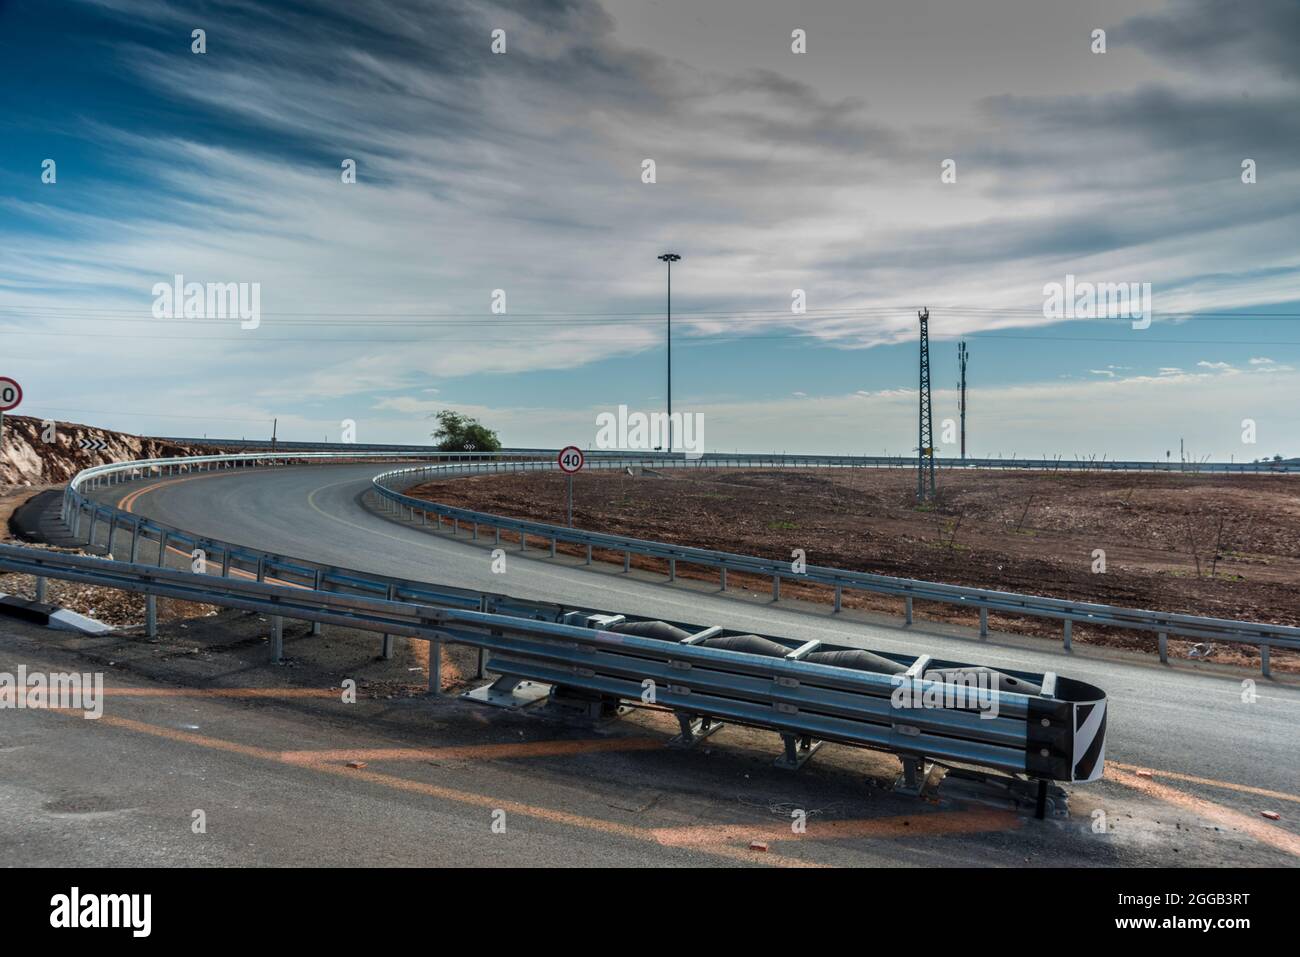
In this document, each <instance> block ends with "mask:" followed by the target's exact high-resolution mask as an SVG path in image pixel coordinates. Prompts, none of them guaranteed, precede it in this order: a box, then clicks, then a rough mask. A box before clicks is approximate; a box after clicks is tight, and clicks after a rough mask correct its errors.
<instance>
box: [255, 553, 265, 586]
mask: <svg viewBox="0 0 1300 957" xmlns="http://www.w3.org/2000/svg"><path fill="white" fill-rule="evenodd" d="M257 580H258V581H260V582H264V581H266V556H265V555H258V556H257Z"/></svg>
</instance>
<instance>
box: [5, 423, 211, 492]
mask: <svg viewBox="0 0 1300 957" xmlns="http://www.w3.org/2000/svg"><path fill="white" fill-rule="evenodd" d="M47 440H48V441H47ZM83 440H87V441H90V442H102V443H104V448H103V449H102V450H100V449H83V448H81V442H82V441H83ZM217 451H218V450H217V449H216V448H215V447H203V446H184V445H176V444H174V443H172V442H163V441H159V440H158V439H150V438H145V437H143V436H139V435H129V434H127V433H125V432H113V431H110V430H108V429H97V428H94V427H93V426H89V425H78V424H77V423H75V422H51V423H50V426H49V427H47V426H46V425H45V424H44V423H43V422H42V420H40V419H33V418H30V417H29V416H25V415H6V416H5V433H4V448H3V449H0V485H19V486H32V485H54V484H61V483H63V482H66V481H67V480H68V479H70V478H72V476H74V475H76V474H77V473H78V472H80V471H81V470H82V469H85V468H90V467H91V466H92V465H107V464H108V463H110V462H129V461H133V460H135V459H154V458H166V457H168V456H173V455H210V454H214V453H215V452H217Z"/></svg>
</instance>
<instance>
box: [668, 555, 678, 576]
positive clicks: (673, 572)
mask: <svg viewBox="0 0 1300 957" xmlns="http://www.w3.org/2000/svg"><path fill="white" fill-rule="evenodd" d="M668 580H669V581H670V582H675V581H677V559H675V558H670V559H668Z"/></svg>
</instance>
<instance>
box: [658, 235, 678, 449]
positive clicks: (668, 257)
mask: <svg viewBox="0 0 1300 957" xmlns="http://www.w3.org/2000/svg"><path fill="white" fill-rule="evenodd" d="M681 258H682V257H681V256H679V255H677V254H676V253H664V254H663V255H662V256H660V257H659V259H660V260H661V261H662V262H666V263H667V264H668V451H669V453H671V452H672V450H673V263H675V262H677V261H678V260H680V259H681Z"/></svg>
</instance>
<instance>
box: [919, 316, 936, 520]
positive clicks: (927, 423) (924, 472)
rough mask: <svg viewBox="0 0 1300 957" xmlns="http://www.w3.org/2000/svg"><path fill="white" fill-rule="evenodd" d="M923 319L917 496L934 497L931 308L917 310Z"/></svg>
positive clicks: (920, 498) (922, 499)
mask: <svg viewBox="0 0 1300 957" xmlns="http://www.w3.org/2000/svg"><path fill="white" fill-rule="evenodd" d="M916 315H917V317H918V318H919V319H920V320H921V389H920V393H921V403H920V410H919V411H920V421H919V424H918V426H917V442H916V498H917V501H919V502H924V501H925V500H926V499H928V498H934V418H933V416H932V415H931V412H930V310H929V309H923V310H919V311H918V312H917V314H916Z"/></svg>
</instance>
